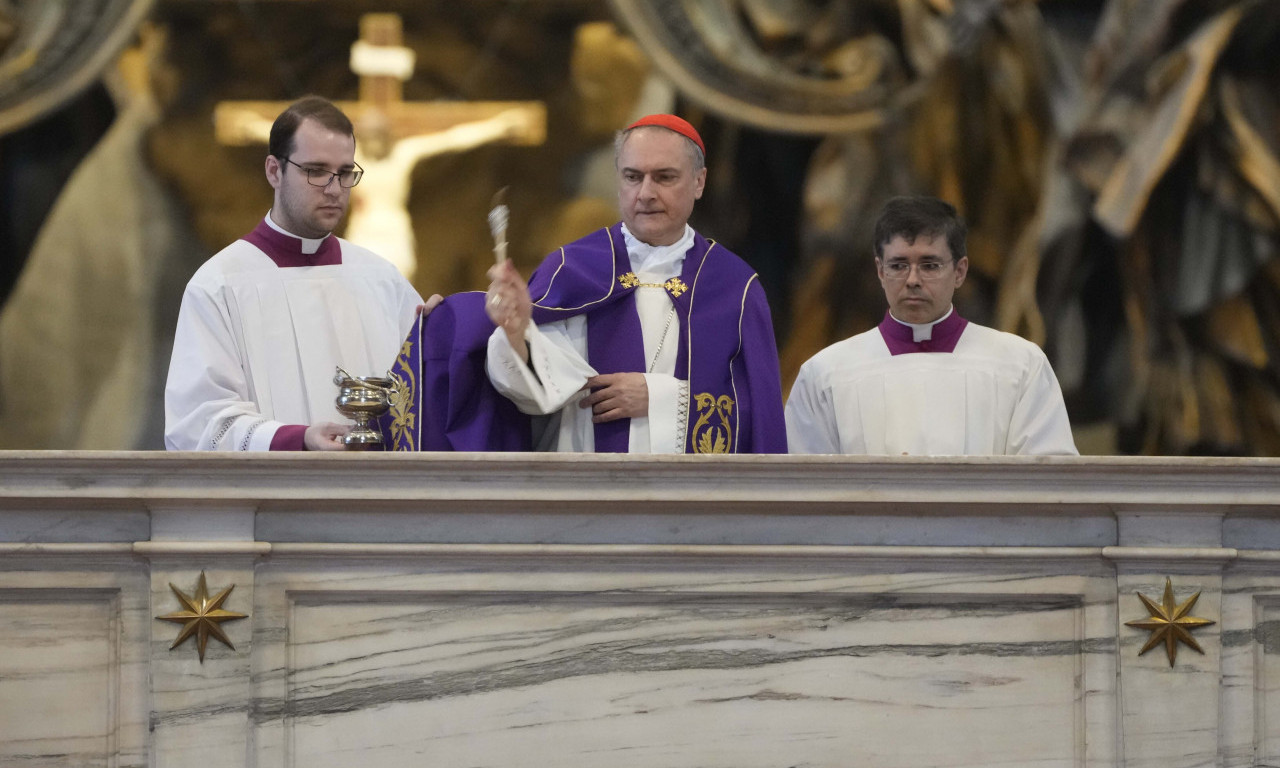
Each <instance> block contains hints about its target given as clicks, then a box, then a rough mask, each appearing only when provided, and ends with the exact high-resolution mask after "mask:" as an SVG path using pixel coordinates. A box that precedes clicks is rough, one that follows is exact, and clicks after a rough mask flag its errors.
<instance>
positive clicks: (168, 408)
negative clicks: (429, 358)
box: [165, 216, 422, 450]
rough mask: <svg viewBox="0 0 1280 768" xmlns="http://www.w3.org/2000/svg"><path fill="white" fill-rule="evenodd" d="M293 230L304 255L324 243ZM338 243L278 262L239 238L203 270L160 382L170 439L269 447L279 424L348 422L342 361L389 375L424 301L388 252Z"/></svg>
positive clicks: (188, 296) (175, 445) (177, 443)
mask: <svg viewBox="0 0 1280 768" xmlns="http://www.w3.org/2000/svg"><path fill="white" fill-rule="evenodd" d="M266 221H267V223H268V225H270V226H271V228H272V229H274V230H276V231H277V232H283V230H281V229H280V227H279V226H278V225H276V223H275V222H274V221H272V220H271V218H270V216H268V217H267V219H266ZM284 234H288V233H287V232H284ZM290 236H291V237H292V235H290ZM329 237H333V235H329ZM298 239H300V240H302V245H303V248H302V250H303V253H315V251H316V250H317V248H318V247H319V244H320V243H321V241H320V240H307V239H303V238H298ZM338 242H339V244H340V246H341V249H342V263H341V264H333V265H327V266H314V267H286V268H281V267H278V266H276V264H275V262H273V261H272V260H271V258H270V257H269V256H267V254H265V253H263V252H262V251H261V250H259V249H258V248H257V247H255V246H253V245H251V244H250V243H248V242H246V241H244V240H237V241H236V242H234V243H232V244H231V245H229V246H227V247H226V248H224V249H223V250H222V251H220V252H218V253H217V254H216V255H215V256H213V258H211V259H209V261H207V262H205V264H204V265H203V266H202V267H200V269H199V270H197V271H196V273H195V275H194V276H192V278H191V281H190V282H189V283H188V284H187V288H186V291H185V293H184V294H183V297H182V307H181V310H180V312H179V316H178V327H177V332H176V335H175V337H174V343H173V357H172V358H171V359H170V362H169V378H168V382H167V384H166V386H165V446H166V447H167V448H168V449H170V450H266V449H267V448H269V447H270V445H271V439H272V437H273V436H274V435H275V432H276V430H277V429H279V428H280V427H281V426H283V425H286V424H295V425H310V424H315V423H317V422H321V421H332V422H338V423H344V422H347V421H348V420H347V419H346V418H344V417H343V416H342V415H341V414H339V413H338V411H337V408H336V406H335V403H334V400H335V398H336V397H337V395H338V390H337V387H336V386H334V384H333V376H334V369H335V366H339V365H340V366H342V367H343V368H344V369H345V370H346V371H348V372H349V373H351V374H352V375H355V376H374V375H376V376H385V375H386V372H387V370H388V369H389V368H390V367H391V365H392V363H393V362H394V361H395V358H396V356H397V355H398V354H399V352H400V345H401V343H402V342H403V341H404V339H405V337H406V336H407V335H408V333H409V329H410V328H411V327H412V325H413V322H414V318H415V312H416V309H417V306H418V305H419V304H420V303H421V302H422V300H421V298H420V297H419V296H418V293H417V291H415V290H414V289H413V286H412V285H410V284H409V282H408V281H407V280H405V278H404V277H403V276H401V274H400V273H399V272H398V271H396V268H395V267H394V266H393V265H392V264H391V263H390V262H389V261H387V260H386V259H383V258H381V257H380V256H378V255H377V254H375V253H373V252H372V251H369V250H367V249H364V248H361V247H360V246H357V245H355V244H353V243H350V242H347V241H345V240H339V241H338Z"/></svg>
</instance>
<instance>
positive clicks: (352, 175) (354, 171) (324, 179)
mask: <svg viewBox="0 0 1280 768" xmlns="http://www.w3.org/2000/svg"><path fill="white" fill-rule="evenodd" d="M280 159H281V160H284V161H285V162H286V163H288V164H289V165H292V166H296V167H297V168H298V169H299V170H301V171H302V172H303V173H304V174H306V177H307V183H308V184H310V185H311V186H313V187H327V186H329V185H330V184H331V183H333V180H334V179H337V180H338V186H340V187H342V188H343V189H351V188H352V187H354V186H355V185H357V184H359V183H360V177H361V176H364V169H363V168H361V167H360V164H359V163H356V164H355V165H356V167H355V168H348V169H347V170H345V171H338V172H336V173H335V172H333V171H331V170H329V169H327V168H313V167H311V166H309V165H298V164H297V163H295V162H293V161H292V160H290V159H289V158H287V157H282V158H280Z"/></svg>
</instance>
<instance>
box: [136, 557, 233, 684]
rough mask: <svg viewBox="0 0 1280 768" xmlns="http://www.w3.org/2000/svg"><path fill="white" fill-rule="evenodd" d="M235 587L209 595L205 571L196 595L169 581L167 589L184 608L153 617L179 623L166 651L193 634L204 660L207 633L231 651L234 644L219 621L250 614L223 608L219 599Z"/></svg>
mask: <svg viewBox="0 0 1280 768" xmlns="http://www.w3.org/2000/svg"><path fill="white" fill-rule="evenodd" d="M235 588H236V585H235V584H232V585H231V586H229V587H227V588H226V589H224V590H222V591H221V592H219V593H218V594H216V595H214V596H213V597H209V587H208V585H207V584H206V583H205V580H204V571H201V572H200V581H198V582H197V583H196V595H195V597H188V596H187V595H186V594H185V593H184V592H183V591H182V590H180V589H178V588H177V587H175V586H174V585H173V584H172V583H170V584H169V589H172V590H173V593H174V594H175V595H177V596H178V599H179V600H181V601H182V604H183V605H184V606H186V608H187V609H186V610H185V611H178V612H177V613H168V614H165V615H164V616H157V617H156V618H157V619H160V620H162V621H172V622H174V623H177V624H181V625H182V631H181V632H179V633H178V639H177V640H174V641H173V645H171V646H169V650H171V651H172V650H173V649H174V648H177V647H178V646H179V645H182V643H183V642H184V641H185V640H186V639H187V638H188V637H191V636H192V635H195V636H196V647H197V649H198V650H199V652H200V662H201V663H204V649H205V648H206V647H208V645H209V635H213V636H214V637H216V638H218V639H219V640H221V641H222V643H223V644H224V645H226V646H227V647H228V648H230V649H231V650H233V651H234V650H235V649H236V647H235V646H234V645H232V644H231V641H230V640H229V639H227V634H226V633H225V632H223V631H222V626H221V624H222V622H224V621H235V620H236V619H243V618H246V617H247V616H248V615H249V614H247V613H236V612H235V611H227V610H223V608H222V602H223V601H224V600H226V599H227V595H229V594H231V590H233V589H235Z"/></svg>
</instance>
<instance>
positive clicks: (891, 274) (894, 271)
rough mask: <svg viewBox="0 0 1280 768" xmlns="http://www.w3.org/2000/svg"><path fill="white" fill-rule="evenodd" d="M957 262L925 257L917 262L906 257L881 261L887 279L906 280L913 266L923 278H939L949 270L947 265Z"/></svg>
mask: <svg viewBox="0 0 1280 768" xmlns="http://www.w3.org/2000/svg"><path fill="white" fill-rule="evenodd" d="M953 263H955V259H952V260H951V261H934V260H933V259H925V260H924V261H921V262H919V263H917V264H912V263H911V262H909V261H907V260H905V259H895V260H893V261H886V262H882V263H881V265H880V266H881V269H883V270H884V276H885V279H886V280H906V279H907V276H908V275H910V274H911V269H912V267H914V268H915V270H916V272H917V273H918V274H919V275H920V279H921V280H937V279H939V278H941V277H942V276H943V275H944V274H946V271H947V265H948V264H953Z"/></svg>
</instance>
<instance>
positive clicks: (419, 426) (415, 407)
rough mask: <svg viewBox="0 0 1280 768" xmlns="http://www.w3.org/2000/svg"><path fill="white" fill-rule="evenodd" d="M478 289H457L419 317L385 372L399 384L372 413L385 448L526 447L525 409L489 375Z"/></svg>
mask: <svg viewBox="0 0 1280 768" xmlns="http://www.w3.org/2000/svg"><path fill="white" fill-rule="evenodd" d="M484 300H485V296H484V293H481V292H470V293H456V294H454V295H452V296H450V297H448V298H446V299H445V300H444V302H443V303H442V304H440V305H439V306H437V307H436V308H435V310H434V311H433V312H432V313H431V314H430V315H429V316H428V317H426V318H425V319H424V318H421V317H419V318H418V320H417V321H416V322H415V323H414V324H413V328H412V329H411V330H410V331H409V335H408V337H407V338H406V339H405V341H404V344H402V345H401V347H400V356H399V357H398V358H396V362H395V364H394V365H393V366H392V368H391V377H392V378H393V379H394V380H395V381H396V384H397V388H398V389H399V390H400V394H398V395H397V396H396V398H395V402H393V403H392V407H391V410H390V411H388V412H387V413H386V414H384V415H382V416H381V417H379V418H378V420H377V426H376V429H377V430H378V431H379V432H380V433H381V434H382V440H383V447H384V448H385V449H386V450H390V451H528V450H531V449H532V447H533V438H532V435H533V432H532V428H531V425H530V421H529V417H528V416H526V415H524V414H523V413H520V412H519V411H518V410H516V407H515V405H514V404H512V402H511V401H510V400H508V399H507V398H505V397H503V396H502V395H501V394H499V392H498V391H497V390H496V389H494V388H493V385H492V384H490V383H489V375H488V374H487V373H486V372H485V354H486V352H487V345H488V341H489V335H490V334H491V333H493V328H494V326H493V323H492V322H490V321H489V317H488V315H486V314H485V311H484Z"/></svg>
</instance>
